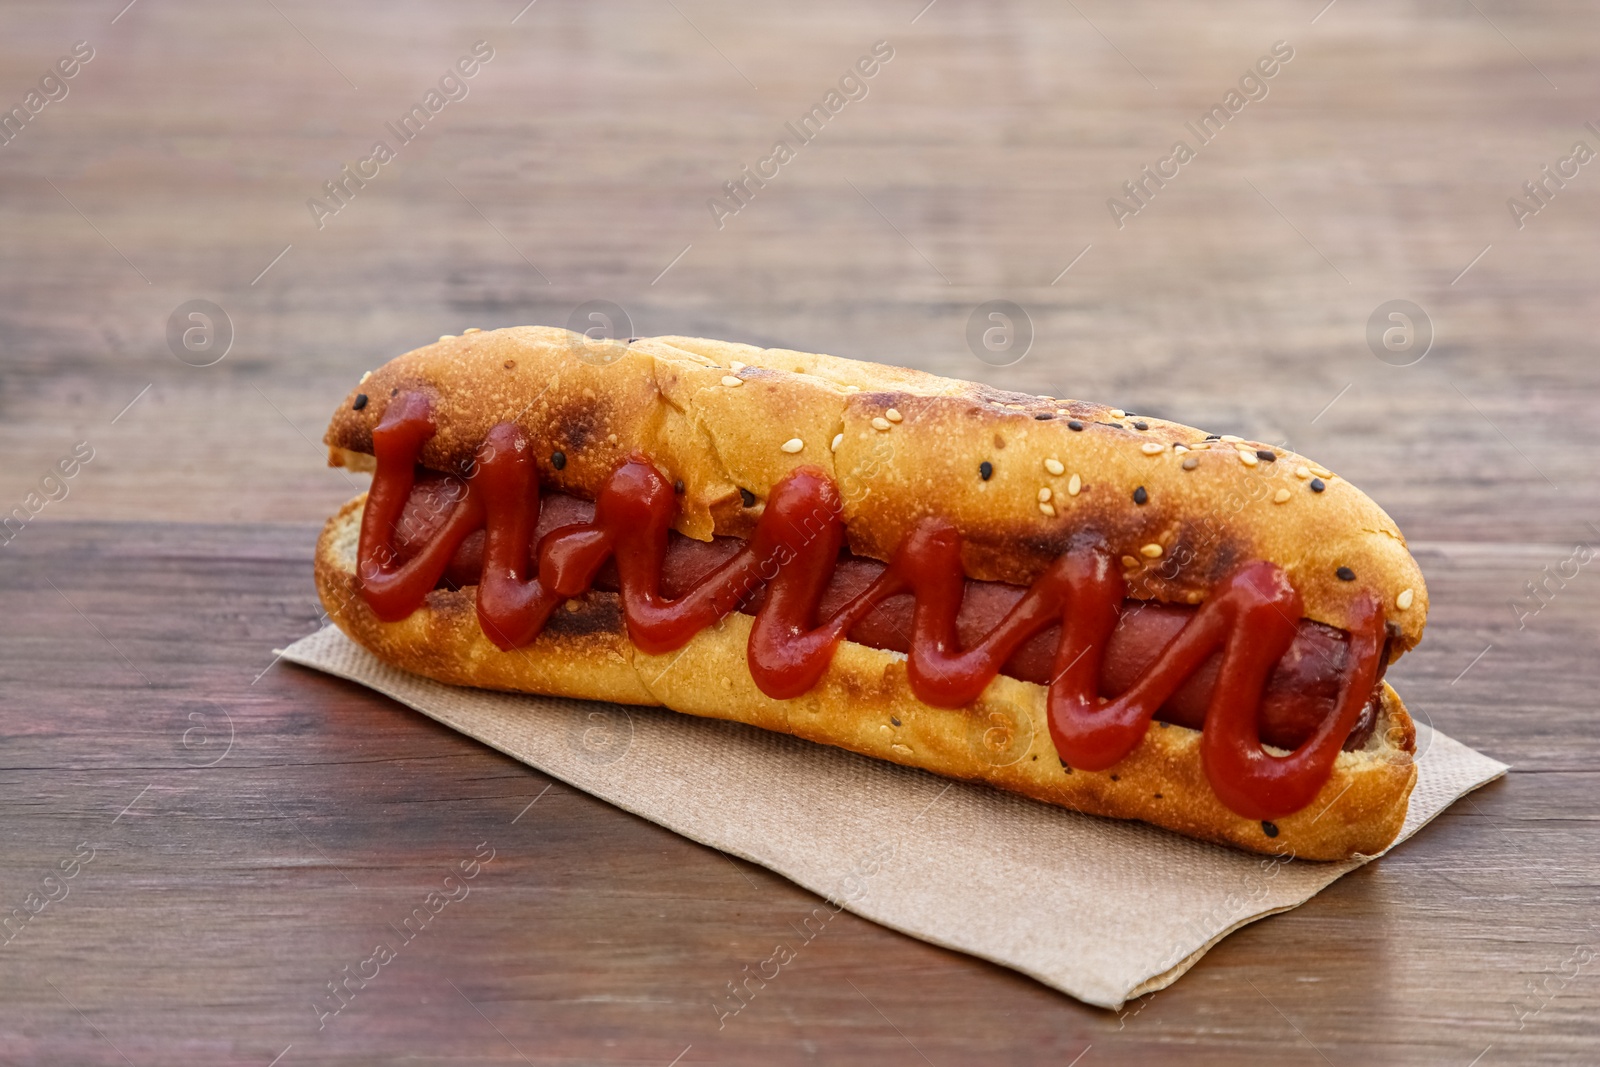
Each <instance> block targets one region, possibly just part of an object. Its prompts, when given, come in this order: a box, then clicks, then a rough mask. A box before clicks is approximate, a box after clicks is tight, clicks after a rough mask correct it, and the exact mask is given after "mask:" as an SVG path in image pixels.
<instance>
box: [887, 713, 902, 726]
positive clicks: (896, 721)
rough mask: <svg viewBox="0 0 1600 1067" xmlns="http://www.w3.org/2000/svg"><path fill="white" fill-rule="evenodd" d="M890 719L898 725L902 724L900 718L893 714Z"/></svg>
mask: <svg viewBox="0 0 1600 1067" xmlns="http://www.w3.org/2000/svg"><path fill="white" fill-rule="evenodd" d="M889 721H890V722H892V723H894V724H895V725H896V726H899V725H900V720H899V719H897V718H895V717H894V716H893V715H891V716H889Z"/></svg>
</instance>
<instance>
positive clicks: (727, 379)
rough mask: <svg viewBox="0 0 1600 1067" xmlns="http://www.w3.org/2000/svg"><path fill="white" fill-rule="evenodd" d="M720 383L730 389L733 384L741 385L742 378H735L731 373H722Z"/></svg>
mask: <svg viewBox="0 0 1600 1067" xmlns="http://www.w3.org/2000/svg"><path fill="white" fill-rule="evenodd" d="M722 384H723V385H726V386H727V387H728V388H729V389H732V388H734V387H735V386H740V385H743V384H744V379H743V378H735V377H734V376H733V375H731V374H724V375H723V376H722Z"/></svg>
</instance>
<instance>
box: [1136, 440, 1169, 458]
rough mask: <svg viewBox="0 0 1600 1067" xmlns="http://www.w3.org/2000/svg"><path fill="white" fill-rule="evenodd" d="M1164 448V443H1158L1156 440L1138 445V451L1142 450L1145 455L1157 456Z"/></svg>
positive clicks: (1165, 447)
mask: <svg viewBox="0 0 1600 1067" xmlns="http://www.w3.org/2000/svg"><path fill="white" fill-rule="evenodd" d="M1166 450H1167V446H1166V445H1163V444H1160V443H1159V442H1156V441H1146V442H1145V443H1144V444H1142V445H1140V446H1139V451H1141V452H1143V453H1144V454H1145V455H1147V456H1159V455H1160V454H1161V453H1163V452H1165V451H1166Z"/></svg>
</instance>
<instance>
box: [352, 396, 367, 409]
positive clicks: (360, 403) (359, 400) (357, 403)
mask: <svg viewBox="0 0 1600 1067" xmlns="http://www.w3.org/2000/svg"><path fill="white" fill-rule="evenodd" d="M366 406H367V394H366V393H357V394H356V398H355V399H354V400H352V401H351V402H350V410H352V411H360V410H361V409H362V408H364V407H366Z"/></svg>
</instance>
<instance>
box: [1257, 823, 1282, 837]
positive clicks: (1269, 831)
mask: <svg viewBox="0 0 1600 1067" xmlns="http://www.w3.org/2000/svg"><path fill="white" fill-rule="evenodd" d="M1261 832H1262V833H1264V834H1266V835H1267V836H1268V837H1277V836H1278V827H1277V824H1276V823H1270V822H1268V821H1267V820H1265V819H1262V820H1261Z"/></svg>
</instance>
